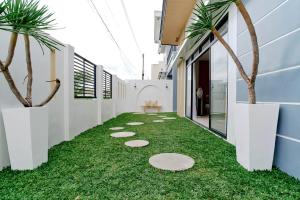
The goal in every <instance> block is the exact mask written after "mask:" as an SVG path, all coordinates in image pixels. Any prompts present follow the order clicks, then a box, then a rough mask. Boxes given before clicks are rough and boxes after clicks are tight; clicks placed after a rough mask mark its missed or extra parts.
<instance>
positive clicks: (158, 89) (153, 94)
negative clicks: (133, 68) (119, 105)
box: [127, 80, 173, 112]
mask: <svg viewBox="0 0 300 200" xmlns="http://www.w3.org/2000/svg"><path fill="white" fill-rule="evenodd" d="M128 83H129V84H128V88H127V92H128V95H129V97H128V103H127V105H128V108H130V109H131V110H132V111H133V112H141V111H143V109H142V106H143V105H144V104H145V101H158V104H159V105H161V106H162V109H161V112H173V82H172V81H170V80H157V81H142V80H131V81H129V82H128ZM135 86H136V87H135Z"/></svg>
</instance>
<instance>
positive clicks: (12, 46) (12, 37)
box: [4, 32, 18, 68]
mask: <svg viewBox="0 0 300 200" xmlns="http://www.w3.org/2000/svg"><path fill="white" fill-rule="evenodd" d="M17 41H18V34H17V33H14V32H13V33H11V35H10V41H9V47H8V52H7V57H6V60H5V63H4V68H8V67H9V66H10V64H11V62H12V60H13V57H14V54H15V49H16V44H17Z"/></svg>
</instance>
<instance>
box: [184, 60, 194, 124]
mask: <svg viewBox="0 0 300 200" xmlns="http://www.w3.org/2000/svg"><path fill="white" fill-rule="evenodd" d="M192 76H193V75H192V65H189V66H187V68H186V88H185V89H186V90H185V93H186V99H185V116H186V117H188V118H190V119H191V118H192V87H193V86H192V84H193V82H192Z"/></svg>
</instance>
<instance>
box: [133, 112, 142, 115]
mask: <svg viewBox="0 0 300 200" xmlns="http://www.w3.org/2000/svg"><path fill="white" fill-rule="evenodd" d="M133 114H134V115H143V114H144V113H140V112H137V113H133Z"/></svg>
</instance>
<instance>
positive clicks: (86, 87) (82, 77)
mask: <svg viewBox="0 0 300 200" xmlns="http://www.w3.org/2000/svg"><path fill="white" fill-rule="evenodd" d="M74 97H75V98H96V65H95V64H93V63H92V62H90V61H88V60H87V59H85V58H83V57H82V56H80V55H78V54H76V53H75V57H74Z"/></svg>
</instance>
